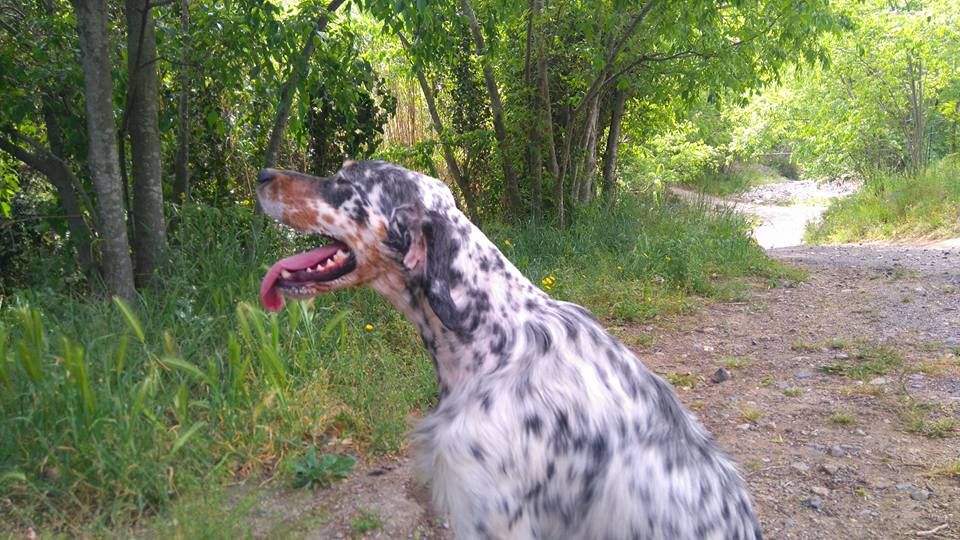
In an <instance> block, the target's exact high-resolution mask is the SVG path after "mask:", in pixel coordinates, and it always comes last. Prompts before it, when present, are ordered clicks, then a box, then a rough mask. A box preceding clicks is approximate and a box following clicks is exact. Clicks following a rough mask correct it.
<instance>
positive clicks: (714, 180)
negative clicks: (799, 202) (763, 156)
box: [690, 163, 787, 197]
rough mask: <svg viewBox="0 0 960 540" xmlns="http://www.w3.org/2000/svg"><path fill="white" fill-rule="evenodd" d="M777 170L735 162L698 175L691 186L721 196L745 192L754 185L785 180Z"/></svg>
mask: <svg viewBox="0 0 960 540" xmlns="http://www.w3.org/2000/svg"><path fill="white" fill-rule="evenodd" d="M786 180H787V179H786V178H784V177H782V176H780V175H779V173H777V172H776V171H775V170H773V169H771V168H769V167H765V166H762V165H758V164H755V163H747V164H745V163H733V164H731V165H729V166H728V167H726V168H724V169H722V170H719V171H707V172H704V173H703V174H701V175H699V176H698V177H696V178H695V179H694V180H693V181H692V182H691V183H690V186H691V187H695V188H697V189H699V190H702V191H703V192H704V193H709V194H711V195H717V196H720V197H723V196H726V195H733V194H737V193H743V192H744V191H747V190H749V189H750V188H752V187H756V186H762V185H764V184H773V183H776V182H785V181H786Z"/></svg>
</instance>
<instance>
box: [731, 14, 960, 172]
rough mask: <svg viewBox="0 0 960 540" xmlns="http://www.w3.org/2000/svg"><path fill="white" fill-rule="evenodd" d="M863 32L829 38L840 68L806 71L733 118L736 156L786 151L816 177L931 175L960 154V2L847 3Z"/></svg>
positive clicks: (833, 62) (826, 41)
mask: <svg viewBox="0 0 960 540" xmlns="http://www.w3.org/2000/svg"><path fill="white" fill-rule="evenodd" d="M840 6H841V9H842V10H843V12H844V13H846V14H847V15H848V16H849V17H850V19H851V20H852V21H853V23H854V25H855V28H854V30H853V31H849V32H844V33H841V34H835V35H831V36H828V37H826V38H825V39H824V46H825V48H826V49H827V51H828V52H829V57H830V62H829V64H825V65H823V66H811V67H802V68H801V66H798V69H796V70H795V73H794V74H793V75H791V76H789V77H786V78H784V79H783V81H782V82H781V83H780V84H775V85H772V86H771V87H769V88H767V89H766V90H765V91H764V92H763V93H762V95H761V96H760V97H758V98H756V99H752V100H750V101H749V103H748V104H746V105H745V106H743V107H740V108H731V109H730V111H729V112H728V114H729V115H730V117H731V118H732V120H733V122H734V124H735V125H736V126H737V127H736V128H735V131H734V135H733V140H734V145H733V146H734V150H735V151H736V152H739V153H741V154H743V155H746V156H750V155H757V154H759V153H762V152H767V151H771V150H777V149H786V150H792V151H793V159H794V160H795V161H796V162H798V163H800V164H801V165H802V166H803V168H805V169H806V170H807V171H808V172H809V173H810V174H812V175H832V176H836V175H839V174H841V173H845V172H849V171H855V172H858V173H860V174H868V173H871V172H872V171H875V170H889V169H894V170H904V169H907V168H910V169H912V170H914V171H916V170H919V169H922V168H924V167H925V166H926V164H927V163H928V161H929V160H930V159H931V158H932V159H934V160H936V159H937V158H940V157H942V156H944V155H945V154H946V153H948V152H956V151H957V146H956V145H957V138H956V137H957V135H956V126H957V120H958V118H957V109H956V106H955V105H956V103H957V99H958V97H960V94H958V92H960V74H958V72H957V71H956V63H955V57H956V51H957V50H958V48H960V31H958V28H960V27H958V25H957V20H958V17H960V10H958V6H957V4H956V2H951V1H939V0H931V1H924V2H912V1H911V2H884V1H880V0H871V1H867V2H847V3H843V4H840Z"/></svg>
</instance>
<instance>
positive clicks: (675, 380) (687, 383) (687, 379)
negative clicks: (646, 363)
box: [666, 373, 697, 389]
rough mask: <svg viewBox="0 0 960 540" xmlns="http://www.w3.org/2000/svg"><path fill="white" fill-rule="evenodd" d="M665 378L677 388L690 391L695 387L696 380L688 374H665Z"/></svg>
mask: <svg viewBox="0 0 960 540" xmlns="http://www.w3.org/2000/svg"><path fill="white" fill-rule="evenodd" d="M666 377H667V380H668V381H670V384H672V385H673V386H675V387H677V388H686V389H691V388H693V387H694V386H696V385H697V378H696V377H694V376H693V375H692V374H690V373H667V375H666Z"/></svg>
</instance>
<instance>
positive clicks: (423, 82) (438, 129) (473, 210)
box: [398, 34, 480, 223]
mask: <svg viewBox="0 0 960 540" xmlns="http://www.w3.org/2000/svg"><path fill="white" fill-rule="evenodd" d="M398 37H399V38H400V41H401V42H402V43H403V46H404V47H405V48H406V49H407V50H408V51H409V50H410V42H409V41H407V38H406V37H404V36H403V35H400V34H398ZM413 65H414V72H415V74H416V76H417V82H419V83H420V90H422V91H423V99H424V100H426V102H427V110H429V111H430V120H431V122H432V123H433V131H434V132H435V133H436V134H437V139H439V140H440V148H441V149H442V150H443V160H444V161H445V162H446V164H447V169H448V170H449V171H450V176H453V181H454V182H456V184H457V187H458V188H460V193H461V194H463V201H464V203H466V205H467V214H468V215H469V216H470V219H471V220H472V221H473V222H474V223H480V215H479V213H478V212H477V206H476V203H475V202H474V193H473V186H472V185H471V184H470V182H469V181H468V179H467V178H465V177H464V176H463V174H462V173H461V171H460V165H459V164H458V163H457V158H456V156H454V155H453V149H451V148H450V145H449V144H447V142H446V141H444V140H443V121H442V120H441V119H440V113H439V112H438V111H437V104H436V100H435V99H434V96H433V90H432V89H431V88H430V84H429V83H428V82H427V77H426V75H424V73H423V68H422V67H420V64H418V63H416V62H414V64H413ZM409 101H410V102H411V103H412V102H413V100H412V99H411V100H409ZM410 118H412V119H415V118H416V115H415V114H413V113H411V115H410ZM410 140H411V141H412V140H413V138H411V139H410Z"/></svg>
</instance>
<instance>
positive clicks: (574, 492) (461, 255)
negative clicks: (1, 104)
mask: <svg viewBox="0 0 960 540" xmlns="http://www.w3.org/2000/svg"><path fill="white" fill-rule="evenodd" d="M266 173H268V174H267V176H268V178H267V181H265V182H264V183H263V184H261V186H260V190H259V196H260V200H261V203H262V206H263V208H264V209H265V211H266V212H267V213H268V214H270V215H272V216H274V217H275V218H277V219H278V220H280V221H282V222H286V223H288V224H292V225H294V226H295V227H296V228H298V229H300V230H302V231H304V232H312V233H320V234H325V235H329V236H332V237H334V238H338V239H341V240H344V241H346V242H347V243H348V245H349V247H350V248H351V250H352V251H353V253H354V255H355V256H356V257H357V260H358V271H359V270H363V272H360V273H359V274H360V277H358V278H350V277H349V276H345V278H342V279H345V281H344V282H343V283H339V284H334V285H332V286H331V287H329V288H325V289H324V290H334V289H337V288H344V287H348V286H354V285H360V284H364V283H366V284H369V285H370V286H372V287H373V288H374V289H376V290H377V291H379V292H380V293H381V294H382V295H383V296H385V297H386V299H387V300H389V301H390V302H391V303H392V304H393V305H394V306H395V307H396V308H397V309H399V310H400V311H402V312H403V313H404V315H405V316H406V317H407V319H409V320H410V322H411V323H413V324H414V325H415V326H416V327H417V329H418V330H419V332H420V334H421V336H422V338H423V341H424V344H425V345H426V347H427V349H428V350H429V352H430V353H431V354H432V356H433V359H434V363H435V367H436V370H437V377H438V380H439V385H440V402H439V405H438V406H437V408H436V410H434V411H433V412H432V413H431V414H430V415H429V416H428V417H426V418H425V419H424V420H422V421H421V422H420V423H419V425H418V426H417V427H416V429H415V430H414V433H413V448H414V455H415V460H416V464H417V468H418V470H419V472H420V473H421V474H422V475H423V477H424V478H425V479H427V480H428V481H429V484H430V486H431V489H432V493H433V501H434V503H435V505H436V507H437V510H438V511H439V512H441V515H446V516H449V519H450V524H451V526H452V528H453V530H454V531H455V532H456V535H457V537H458V538H461V539H585V540H587V539H754V538H760V537H761V533H760V529H759V526H758V522H757V519H756V517H755V516H754V513H753V510H752V509H751V503H750V496H749V494H748V492H747V489H746V487H745V485H744V482H743V480H742V479H741V478H740V476H739V475H738V473H737V470H736V468H735V466H734V464H733V463H732V462H731V461H730V460H729V459H728V458H727V457H726V456H725V455H724V454H723V453H722V452H720V451H719V450H718V449H717V448H716V446H715V445H714V444H713V442H711V437H710V435H709V434H708V433H707V432H706V431H705V430H704V428H703V427H702V426H701V425H700V424H699V423H698V421H697V420H696V419H695V418H694V417H693V416H692V415H691V414H690V413H688V412H687V411H686V410H685V409H684V408H683V406H682V405H681V404H680V402H679V400H678V399H677V396H676V395H675V394H674V392H673V391H672V389H671V388H670V386H669V385H667V383H665V382H664V381H663V380H662V379H661V378H660V377H658V376H657V375H655V374H654V373H652V372H651V371H650V370H648V369H647V368H646V367H645V366H644V365H643V364H642V363H641V362H640V361H639V360H638V359H637V357H636V356H634V354H633V353H631V352H630V351H629V350H628V349H627V348H626V347H625V346H624V345H623V344H622V343H620V342H619V341H618V340H616V339H615V338H613V337H612V336H611V335H610V334H608V333H607V332H606V331H605V330H604V329H603V327H602V326H601V325H600V324H599V323H598V322H597V321H596V320H595V319H594V318H593V317H592V316H591V315H590V313H588V312H587V311H586V310H585V309H584V308H582V307H580V306H578V305H575V304H570V303H567V302H561V301H557V300H554V299H553V298H551V297H550V296H548V295H547V294H545V293H544V292H543V291H541V290H540V289H539V288H538V287H536V286H534V285H533V284H532V283H530V281H528V280H527V279H526V278H525V277H524V276H523V275H522V274H521V273H520V272H519V271H518V270H517V269H516V268H515V267H514V266H513V265H512V264H511V263H510V261H509V260H508V259H507V258H506V257H505V256H504V255H503V254H502V253H501V252H500V251H499V250H498V249H497V247H496V246H495V245H494V243H493V242H491V241H490V240H489V239H488V238H487V237H486V236H485V235H484V234H483V233H482V232H481V231H480V230H479V229H478V228H477V227H475V226H474V225H473V224H472V223H470V221H469V220H468V219H467V218H466V217H465V216H464V215H463V214H462V213H461V212H460V211H459V210H457V208H456V205H455V202H454V198H453V196H452V194H451V193H450V191H449V189H448V188H447V187H446V186H445V185H444V184H443V183H442V182H440V181H438V180H436V179H433V178H430V177H427V176H424V175H422V174H419V173H416V172H412V171H408V170H406V169H403V168H401V167H398V166H395V165H391V164H387V163H382V162H360V163H355V162H348V163H347V164H345V166H344V168H343V169H341V170H340V171H339V172H337V173H336V175H334V176H333V177H330V178H313V177H307V176H305V175H299V174H297V173H289V172H278V171H266ZM284 175H286V180H287V181H289V182H305V183H307V184H305V185H307V186H310V189H307V190H305V189H301V188H302V187H303V186H299V187H298V189H297V190H291V191H290V192H289V193H294V192H296V193H300V194H301V195H300V196H298V198H297V199H295V200H292V199H291V197H290V196H287V197H284V196H283V190H285V189H287V188H286V187H280V188H277V189H275V190H273V191H272V192H271V191H270V189H268V186H269V185H270V183H269V180H270V178H273V177H276V176H284ZM263 177H264V174H263V173H262V174H261V180H263ZM302 193H313V194H314V195H310V196H306V197H304V196H303V195H302ZM305 199H306V200H305ZM291 206H294V207H299V208H301V209H302V208H309V209H311V211H314V212H315V213H316V214H318V215H321V216H323V215H333V216H334V217H336V220H335V222H334V223H330V219H329V217H328V218H327V219H326V220H321V219H317V220H316V222H317V223H316V226H315V227H311V226H308V225H304V224H303V223H302V222H297V223H291V220H290V219H289V216H290V213H291V212H292V211H295V210H296V208H291ZM301 221H302V220H301ZM347 238H350V239H353V241H354V243H350V241H348V240H346V239H347Z"/></svg>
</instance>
